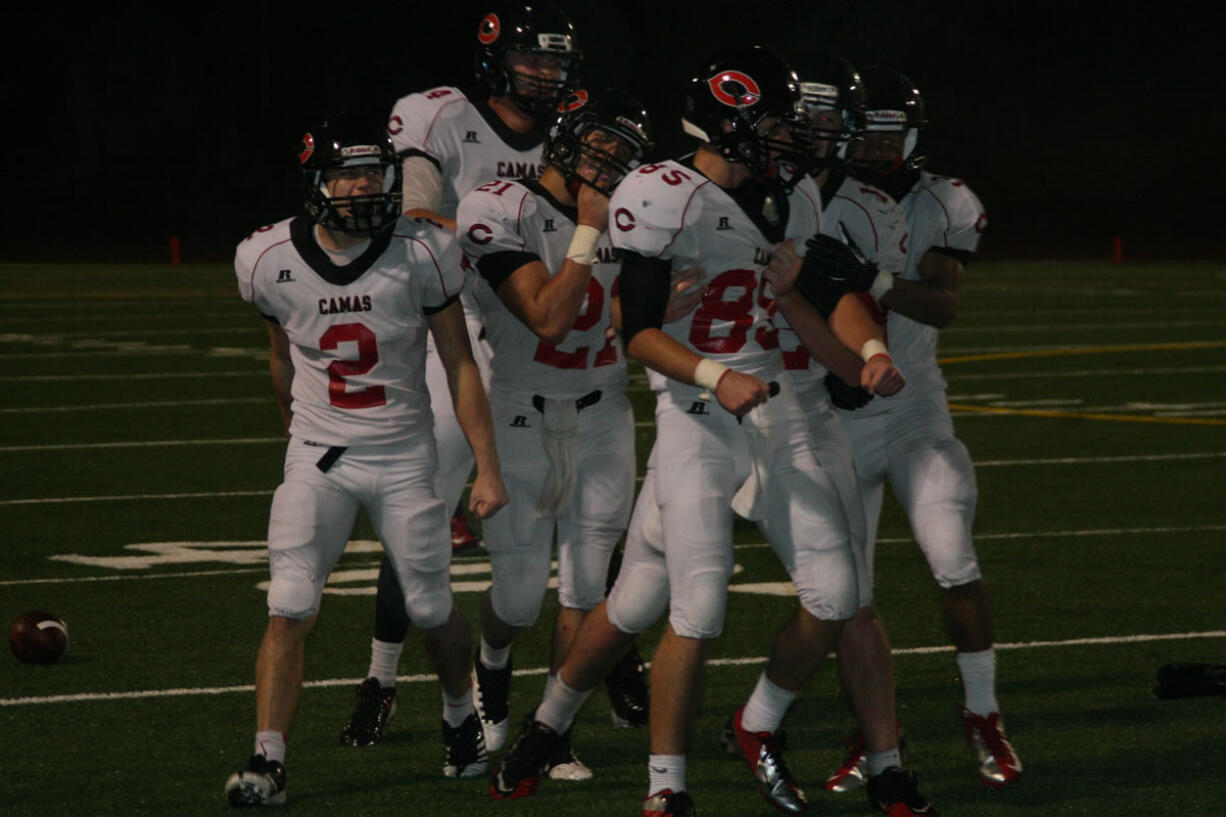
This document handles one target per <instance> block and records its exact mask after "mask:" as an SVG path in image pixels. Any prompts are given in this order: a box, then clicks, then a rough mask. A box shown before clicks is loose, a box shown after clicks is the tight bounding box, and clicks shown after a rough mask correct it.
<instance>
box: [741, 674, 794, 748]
mask: <svg viewBox="0 0 1226 817" xmlns="http://www.w3.org/2000/svg"><path fill="white" fill-rule="evenodd" d="M794 700H796V693H795V692H788V691H787V690H786V689H784V688H783V687H780V686H776V685H775V684H773V683H771V680H770V679H769V678H767V677H766V673H765V672H764V673H762V674H761V675H759V676H758V683H757V685H756V686H755V687H754V688H753V694H751V695H750V696H749V700H748V701H747V702H746V703H745V709H744V711H742V712H741V726H742V727H744V728H745V730H746V731H748V732H768V733H770V734H772V735H773V734H775V731H776V730H778V729H779V724H781V723H783V716H784V715H786V714H787V711H788V707H789V706H791V705H792V701H794Z"/></svg>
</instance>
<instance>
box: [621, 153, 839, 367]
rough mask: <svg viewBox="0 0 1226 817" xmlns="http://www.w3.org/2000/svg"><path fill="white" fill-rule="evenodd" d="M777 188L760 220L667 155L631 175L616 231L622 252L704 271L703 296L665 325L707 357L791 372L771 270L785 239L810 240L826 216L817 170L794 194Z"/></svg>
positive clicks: (678, 268) (623, 187)
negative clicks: (776, 319) (767, 274)
mask: <svg viewBox="0 0 1226 817" xmlns="http://www.w3.org/2000/svg"><path fill="white" fill-rule="evenodd" d="M751 184H754V183H752V182H747V183H746V185H745V187H744V188H743V189H742V191H739V192H736V193H735V194H736V195H738V196H743V194H744V193H746V192H749V191H750V190H751V188H750V187H749V185H751ZM756 189H757V190H759V191H761V190H765V189H766V188H763V187H756ZM773 189H774V191H775V195H776V196H777V198H776V199H772V200H759V201H758V202H757V204H756V205H755V209H757V206H761V207H762V210H763V212H764V214H765V215H764V216H762V217H755V218H751V217H750V215H749V212H750V211H749V210H747V209H746V208H743V207H742V206H741V204H739V203H738V201H737V200H736V199H734V198H733V194H730V192H729V191H725V190H724V189H723V188H721V187H720V186H719V185H717V184H715V183H714V182H712V181H711V180H710V179H708V178H707V177H706V176H704V175H702V174H701V173H700V172H698V171H697V170H695V169H694V168H693V167H690V166H688V165H687V164H682V163H680V162H676V161H666V162H661V163H659V164H651V165H644V166H643V167H640V168H639V169H637V170H636V171H635V172H634V173H632V174H630V175H629V176H627V177H626V179H625V180H624V181H622V183H621V184H620V185H618V187H617V190H616V191H614V193H613V197H612V200H611V201H610V202H609V214H610V215H609V221H610V227H609V233H610V235H611V236H612V239H613V245H614V246H615V247H617V248H618V249H619V250H628V251H631V252H635V253H638V254H639V255H642V256H644V257H646V258H659V259H662V260H667V261H671V262H672V269H673V271H674V272H678V271H682V270H688V269H692V268H694V267H698V268H701V269H702V270H703V277H702V279H701V280H700V282H699V284H697V285H696V286H705V288H706V291H705V293H704V295H703V298H702V303H701V304H700V305H699V306H698V308H697V309H695V310H693V311H692V312H690V313H689V314H688V315H686V316H684V317H682V318H681V319H679V320H676V321H673V322H671V323H666V324H664V326H663V330H664V332H666V333H667V334H668V335H669V336H670V337H672V338H673V339H674V340H677V341H679V342H680V343H681V344H683V345H684V346H686V347H688V348H690V349H692V350H694V351H695V352H697V353H698V354H700V355H702V356H704V357H709V358H713V359H715V360H718V361H720V362H721V363H724V364H726V365H728V366H731V367H733V368H735V369H738V370H741V371H745V372H751V373H754V374H758V375H759V376H764V377H770V376H773V375H775V374H776V373H778V372H779V371H780V370H781V368H782V356H781V353H780V351H779V339H778V332H777V330H776V329H775V327H774V326H773V325H772V324H771V316H772V315H773V314H774V313H775V308H776V307H775V301H774V298H773V297H771V296H770V295H769V294H768V292H767V291H766V282H765V279H764V278H763V271H764V270H765V269H766V265H767V264H768V263H770V259H771V256H772V254H773V253H774V248H775V245H776V244H778V243H779V242H781V241H784V240H787V239H791V240H793V241H794V242H796V245H797V246H798V247H803V246H804V242H805V241H807V240H808V239H809V238H810V237H811V236H813V235H814V234H815V233H816V232H817V231H818V228H819V226H820V220H821V204H820V198H819V194H818V190H817V187H816V186H815V185H814V184H813V182H812V180H811V179H809V178H808V177H805V178H803V179H802V180H801V181H800V182H799V183H797V185H796V186H795V188H793V190H792V191H791V193H789V194H788V195H787V196H786V197H785V196H783V194H782V192H781V188H779V187H777V186H775V187H774V188H773ZM734 192H735V191H734ZM771 217H773V219H774V223H772V218H771ZM768 233H769V234H768Z"/></svg>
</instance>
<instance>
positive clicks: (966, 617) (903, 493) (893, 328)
mask: <svg viewBox="0 0 1226 817" xmlns="http://www.w3.org/2000/svg"><path fill="white" fill-rule="evenodd" d="M863 77H864V80H865V83H866V85H867V88H868V94H869V100H868V111H867V114H866V121H865V127H866V132H865V136H864V142H863V144H862V146H861V147H860V149H859V150H858V152H857V154H856V155H857V174H858V175H860V176H861V177H862V178H864V179H865V180H867V181H869V182H871V183H872V184H875V185H877V186H878V187H880V188H882V189H883V190H885V191H886V192H887V193H889V194H890V195H892V196H894V197H895V198H896V199H897V200H898V202H899V204H901V206H902V208H903V211H904V213H905V214H906V218H907V228H908V231H909V233H910V239H909V247H908V250H907V259H906V266H905V267H904V269H903V272H902V274H901V275H897V276H894V277H893V278H892V279H889V280H887V281H885V286H883V287H878V288H876V289H875V290H874V292H873V296H874V297H875V299H876V301H877V303H878V304H879V306H880V310H881V311H880V313H879V314H881V315H885V316H887V317H886V328H887V331H888V334H889V338H890V349H891V351H892V352H893V354H894V355H895V356H896V359H897V360H898V366H899V368H900V369H902V371H903V372H904V374H906V376H907V382H908V388H907V392H906V394H905V395H903V396H902V397H901V398H900V399H898V400H894V401H889V402H885V401H880V400H873V401H871V402H869V403H868V404H867V405H865V406H864V407H863V408H860V409H858V410H855V411H844V412H843V413H842V417H843V420H844V423H843V425H844V428H846V429H847V433H848V435H849V436H850V438H851V442H852V447H853V450H854V453H855V461H856V469H857V471H858V473H859V475H860V488H861V493H862V495H863V498H864V505H865V509H866V511H867V514H868V534H869V535H868V543H869V548H868V551H867V552H868V557H869V563H870V564H871V562H872V554H873V545H874V543H875V540H876V534H877V522H878V517H879V515H880V511H881V503H882V491H883V484H884V482H885V480H887V479H888V480H889V482H890V487H891V488H892V489H893V491H894V495H895V496H897V497H898V499H899V502H901V503H902V506H903V508H904V509H905V510H906V513H907V518H908V519H909V520H910V523H911V531H912V533H913V534H914V536H915V540H916V542H917V543H918V544H919V546H920V548H921V549H922V550H923V552H924V556H925V558H926V559H927V560H928V566H929V568H930V569H931V570H932V575H933V577H934V578H935V579H936V582H937V585H938V586H939V587H940V591H941V599H942V604H943V608H944V613H945V621H946V626H947V628H948V632H949V636H950V640H951V641H952V642H953V643H954V646H955V647H956V648H957V663H958V669H959V672H960V674H961V676H962V686H963V690H964V703H963V710H962V724H963V728H964V730H965V734H966V737H967V740H968V741H969V743H970V745H971V747H972V748H973V750H974V752H975V756H976V758H977V760H978V764H979V775H980V777H981V778H982V779H983V780H984V781H985V782H986V783H988V784H989V785H992V786H1004V785H1007V784H1009V783H1011V782H1013V781H1014V780H1017V779H1018V777H1019V776H1020V775H1021V773H1022V764H1021V761H1020V760H1019V759H1018V756H1017V753H1016V752H1015V751H1014V749H1013V746H1012V745H1011V744H1010V742H1009V740H1008V739H1007V737H1006V734H1005V730H1004V726H1003V724H1002V723H1001V718H1000V706H999V704H998V702H997V699H996V658H995V652H994V651H993V648H992V623H991V616H990V607H989V603H988V593H987V587H986V585H985V583H984V580H983V575H982V573H981V571H980V568H979V560H978V557H977V555H976V553H975V546H974V543H973V541H972V537H971V526H972V523H973V522H974V518H975V503H976V500H977V489H976V484H975V469H974V466H973V465H972V463H971V458H970V455H969V454H968V453H967V450H966V446H964V445H963V444H962V442H961V441H960V440H958V438H957V437H956V436H954V427H953V421H952V419H951V418H950V415H949V407H948V405H947V401H946V397H945V379H944V377H943V376H942V375H941V370H940V367H939V366H938V365H937V360H936V346H937V332H938V330H939V329H941V328H943V327H945V326H948V325H949V324H950V322H952V321H953V320H954V317H955V315H956V314H957V305H958V290H959V287H960V285H961V282H962V275H963V269H964V267H965V266H966V265H967V264H968V263H969V262H970V259H971V256H972V255H973V254H974V252H975V250H976V249H977V248H978V246H979V237H980V236H981V235H982V233H983V231H984V229H985V227H986V226H987V216H986V214H985V213H984V209H983V205H982V204H980V202H979V199H978V198H977V197H976V196H975V194H974V193H972V192H971V189H970V188H969V187H967V185H966V183H965V182H963V181H962V180H961V179H955V178H950V177H947V176H937V175H934V174H932V173H930V172H928V171H927V170H925V169H924V163H925V158H926V157H925V153H924V145H923V141H922V136H923V129H924V126H925V125H926V124H927V118H926V116H925V112H924V101H923V97H922V96H921V95H920V92H919V90H918V89H917V88H916V87H915V85H914V83H912V82H911V80H910V79H909V78H908V77H906V76H905V75H904V74H901V73H899V72H898V71H895V70H892V69H886V68H879V67H874V68H870V69H868V70H866V71H865V72H864V74H863Z"/></svg>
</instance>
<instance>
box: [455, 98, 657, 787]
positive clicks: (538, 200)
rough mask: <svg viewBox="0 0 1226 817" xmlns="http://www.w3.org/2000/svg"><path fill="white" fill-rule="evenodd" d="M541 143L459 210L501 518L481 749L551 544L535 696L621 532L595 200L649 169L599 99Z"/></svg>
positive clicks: (623, 516) (501, 703) (624, 512)
mask: <svg viewBox="0 0 1226 817" xmlns="http://www.w3.org/2000/svg"><path fill="white" fill-rule="evenodd" d="M562 110H563V113H562V114H561V115H560V116H559V117H558V119H557V121H556V123H555V124H554V125H553V127H552V129H551V130H550V133H549V137H548V139H547V140H546V142H545V153H544V157H545V162H546V166H545V171H544V173H542V174H541V177H540V179H539V180H538V181H533V180H529V179H524V180H522V181H519V182H514V181H503V180H500V179H494V180H492V181H489V182H487V183H485V184H482V185H481V186H480V187H478V188H476V189H475V190H473V191H472V192H471V193H469V194H468V195H466V196H465V197H464V198H463V199H462V200H461V201H460V207H459V212H458V216H457V227H458V233H457V234H458V237H459V241H460V246H461V248H462V249H463V251H464V254H465V257H466V258H467V259H468V260H469V262H471V264H472V265H473V266H474V267H476V269H477V271H478V272H479V273H480V276H481V280H480V281H479V282H478V283H477V286H476V296H477V300H478V302H479V304H480V307H481V313H482V314H483V315H484V316H485V325H486V329H487V331H488V333H489V341H490V345H491V347H492V348H493V352H494V355H493V359H492V361H491V368H492V371H493V374H492V378H491V386H490V395H491V406H492V410H493V414H494V427H495V433H496V436H497V444H498V450H499V453H500V454H501V457H502V464H503V471H502V473H503V479H504V480H505V481H506V484H507V489H508V492H509V493H510V496H511V501H510V506H509V507H508V508H507V509H506V510H505V511H504V512H503V513H502V514H500V515H499V516H498V517H497V518H496V519H491V520H490V522H489V524H487V525H486V526H485V527H484V532H485V547H486V549H487V550H488V551H489V554H490V564H491V567H492V570H493V582H492V584H491V586H490V589H489V591H487V593H486V594H485V596H484V597H483V598H482V600H481V624H482V659H483V658H484V656H485V654H486V653H493V655H494V657H495V658H496V659H497V660H498V661H499V662H500V663H501V664H502V665H503V666H504V667H505V669H504V670H503V671H501V672H497V671H494V670H491V669H488V668H486V667H485V666H484V660H482V659H478V661H477V662H476V664H475V668H476V673H477V678H478V702H479V703H478V711H480V712H481V715H482V721H483V723H484V726H485V731H486V740H487V743H488V744H489V745H495V746H501V745H502V744H503V742H504V741H505V739H506V734H507V728H508V711H509V704H508V696H509V693H510V661H511V656H510V649H511V643H512V640H513V638H514V637H515V635H516V634H517V633H519V632H520V631H522V630H524V629H526V628H528V627H530V626H532V624H533V623H534V622H535V621H536V619H537V616H538V615H539V613H540V609H541V603H542V601H543V599H544V597H545V591H546V588H547V585H548V582H549V573H550V557H551V553H552V551H553V540H554V536H555V533H556V535H557V543H558V557H557V561H558V603H559V609H558V614H557V619H556V622H555V626H554V637H553V655H552V660H551V664H550V675H549V676H548V678H547V679H546V686H547V688H548V687H549V686H550V685H552V684H553V683H555V680H556V679H555V676H556V672H557V669H558V667H560V666H561V664H562V661H563V659H564V658H565V657H566V653H567V651H568V650H569V648H570V643H571V641H572V639H573V638H574V635H575V633H576V632H577V630H578V628H579V624H580V622H581V621H582V620H583V617H584V615H585V613H586V612H587V611H588V610H591V609H592V608H593V607H595V606H596V605H597V604H598V603H599V602H600V601H601V599H603V598H604V595H605V578H606V575H607V573H608V567H609V557H610V554H611V553H612V551H613V548H614V546H615V545H616V544H617V540H618V539H619V538H620V537H621V534H622V532H623V531H624V530H625V529H626V523H627V522H628V521H629V519H630V507H631V504H632V499H633V495H634V476H635V461H634V416H633V411H632V410H631V406H630V401H629V400H628V399H627V398H626V395H625V387H626V381H627V374H626V361H625V357H624V354H623V352H622V350H621V344H620V343H619V342H618V340H617V338H616V335H615V334H614V332H613V331H612V325H613V303H614V298H615V297H616V295H617V274H618V272H619V266H618V264H617V263H615V261H614V254H613V248H612V245H611V244H610V241H609V238H608V236H607V234H606V229H607V227H608V210H609V199H608V196H609V194H610V193H612V192H613V189H614V188H615V187H616V186H617V184H618V182H620V181H621V179H622V177H623V176H625V174H626V173H628V172H629V171H630V170H631V169H632V168H634V167H637V166H638V165H639V164H640V163H641V162H642V160H643V158H644V156H645V155H646V153H647V151H648V149H649V147H650V142H651V136H650V125H649V122H648V118H647V115H646V113H645V112H644V111H643V107H642V105H641V104H639V103H638V102H637V101H636V100H634V99H633V98H632V97H630V96H629V95H627V94H625V93H622V92H619V91H615V90H612V89H607V90H602V91H599V92H596V91H588V90H580V91H577V92H575V93H574V94H571V96H570V97H568V98H567V99H566V100H565V101H564V102H563V104H562ZM547 765H548V769H549V776H550V777H552V778H555V779H569V780H576V779H586V778H588V777H591V771H590V770H589V769H588V768H587V766H585V765H584V764H583V763H582V762H581V761H579V760H578V758H577V757H575V755H574V752H573V750H572V749H571V744H570V736H569V733H568V734H566V735H564V736H563V739H562V740H561V741H559V742H558V744H557V745H556V746H555V748H554V752H553V755H552V756H551V758H550V759H549V761H548V764H547Z"/></svg>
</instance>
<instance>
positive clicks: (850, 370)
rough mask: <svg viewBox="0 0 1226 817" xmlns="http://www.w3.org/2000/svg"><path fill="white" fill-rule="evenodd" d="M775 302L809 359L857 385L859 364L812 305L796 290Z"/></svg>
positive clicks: (859, 361)
mask: <svg viewBox="0 0 1226 817" xmlns="http://www.w3.org/2000/svg"><path fill="white" fill-rule="evenodd" d="M775 302H776V304H777V305H778V307H779V313H780V314H781V315H783V317H784V319H785V320H787V322H788V325H789V326H791V327H792V331H794V332H795V333H796V336H797V337H798V338H800V342H801V344H803V345H804V347H805V350H806V351H807V352H808V353H809V356H810V357H812V358H813V359H814V360H816V361H817V362H818V363H820V364H822V365H823V366H825V367H826V368H827V369H829V370H830V371H832V372H834V373H835V374H837V375H838V376H839V377H841V378H843V380H844V381H846V382H848V383H856V382H859V380H860V365H861V362H862V361H861V360H860V358H859V357H858V356H856V354H855V353H854V352H852V351H851V350H850V349H848V348H847V346H845V345H844V344H843V343H842V342H841V341H840V340H839V339H838V338H837V337H835V335H834V333H833V332H832V331H831V329H830V325H829V324H828V323H827V322H826V319H825V318H823V317H822V315H821V313H820V312H818V311H817V308H816V307H814V306H813V304H811V303H809V301H808V300H807V299H806V298H805V297H804V296H803V295H801V294H800V293H799V292H797V291H796V290H795V289H790V290H788V291H787V292H786V293H785V294H784V296H783V297H782V298H776V301H775ZM856 348H857V349H858V348H860V347H856Z"/></svg>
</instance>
